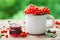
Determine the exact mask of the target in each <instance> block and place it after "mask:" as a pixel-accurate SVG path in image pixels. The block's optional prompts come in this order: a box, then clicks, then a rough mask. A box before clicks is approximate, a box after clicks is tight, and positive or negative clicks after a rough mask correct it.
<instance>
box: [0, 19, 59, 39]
mask: <svg viewBox="0 0 60 40" xmlns="http://www.w3.org/2000/svg"><path fill="white" fill-rule="evenodd" d="M7 21H8V20H0V24H1V25H5V26H7V27H8V26H9V24H8V22H7ZM19 21H20V20H19ZM19 21H17V22H19ZM15 22H16V21H15ZM0 40H60V36H57V37H55V38H50V37H46V35H40V36H35V35H28V36H27V37H19V38H14V37H11V36H10V35H9V37H8V38H5V37H2V38H0Z"/></svg>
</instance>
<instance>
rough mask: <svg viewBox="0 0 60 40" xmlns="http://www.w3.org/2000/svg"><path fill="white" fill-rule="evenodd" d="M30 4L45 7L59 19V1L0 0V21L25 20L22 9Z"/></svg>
mask: <svg viewBox="0 0 60 40" xmlns="http://www.w3.org/2000/svg"><path fill="white" fill-rule="evenodd" d="M31 3H32V4H34V5H37V6H47V7H48V8H49V9H50V10H51V15H53V16H54V17H55V18H56V19H60V0H0V19H25V14H24V9H25V8H26V7H27V6H28V5H30V4H31Z"/></svg>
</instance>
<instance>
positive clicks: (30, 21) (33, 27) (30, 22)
mask: <svg viewBox="0 0 60 40" xmlns="http://www.w3.org/2000/svg"><path fill="white" fill-rule="evenodd" d="M47 18H50V16H49V15H39V16H36V15H26V21H27V23H26V28H27V32H29V33H30V34H42V33H45V31H46V29H47V27H46V20H47ZM53 19H54V18H53ZM53 19H52V20H53Z"/></svg>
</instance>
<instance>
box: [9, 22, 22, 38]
mask: <svg viewBox="0 0 60 40" xmlns="http://www.w3.org/2000/svg"><path fill="white" fill-rule="evenodd" d="M21 32H22V28H21V26H19V25H16V24H15V23H13V24H10V30H9V33H10V35H11V36H13V37H18V36H19V35H20V33H21Z"/></svg>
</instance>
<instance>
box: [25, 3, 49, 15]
mask: <svg viewBox="0 0 60 40" xmlns="http://www.w3.org/2000/svg"><path fill="white" fill-rule="evenodd" d="M25 14H33V15H44V14H50V10H49V9H48V8H47V7H43V8H40V7H38V6H35V5H32V4H31V5H29V6H28V8H27V9H26V10H25Z"/></svg>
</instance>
